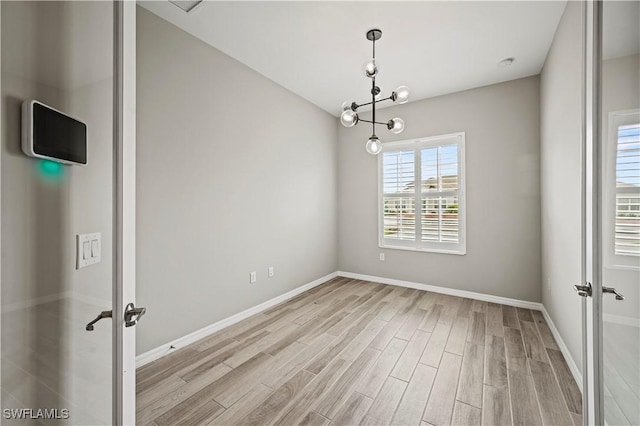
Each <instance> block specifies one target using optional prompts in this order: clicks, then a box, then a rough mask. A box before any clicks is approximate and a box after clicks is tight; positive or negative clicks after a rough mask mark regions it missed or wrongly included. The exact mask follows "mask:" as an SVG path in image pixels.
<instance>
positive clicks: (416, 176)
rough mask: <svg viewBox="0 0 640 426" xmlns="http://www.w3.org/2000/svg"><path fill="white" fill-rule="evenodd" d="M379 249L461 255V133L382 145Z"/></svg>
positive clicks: (463, 238)
mask: <svg viewBox="0 0 640 426" xmlns="http://www.w3.org/2000/svg"><path fill="white" fill-rule="evenodd" d="M378 162H379V179H380V185H379V200H380V201H379V209H380V210H379V243H380V247H385V248H397V249H405V250H419V251H432V252H440V253H453V254H465V253H466V242H465V221H464V218H465V202H464V133H455V134H451V135H444V136H436V137H430V138H423V139H416V140H411V141H404V142H392V143H386V144H385V145H384V149H383V152H382V154H381V155H380V156H379V158H378Z"/></svg>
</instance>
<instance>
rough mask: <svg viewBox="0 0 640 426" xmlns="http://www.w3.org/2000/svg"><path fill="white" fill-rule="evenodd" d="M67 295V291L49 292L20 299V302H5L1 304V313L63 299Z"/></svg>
mask: <svg viewBox="0 0 640 426" xmlns="http://www.w3.org/2000/svg"><path fill="white" fill-rule="evenodd" d="M65 297H68V295H67V292H61V293H55V294H50V295H47V296H41V297H34V298H33V299H28V300H22V301H20V302H14V303H7V304H6V305H2V313H3V314H6V313H8V312H14V311H20V310H22V309H29V308H33V307H34V306H38V305H43V304H45V303H50V302H55V301H56V300H60V299H64V298H65Z"/></svg>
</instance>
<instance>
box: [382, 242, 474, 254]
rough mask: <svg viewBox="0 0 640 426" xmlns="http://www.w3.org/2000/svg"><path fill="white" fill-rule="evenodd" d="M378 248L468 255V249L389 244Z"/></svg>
mask: <svg viewBox="0 0 640 426" xmlns="http://www.w3.org/2000/svg"><path fill="white" fill-rule="evenodd" d="M378 247H379V248H381V249H389V250H404V251H417V252H422V253H437V254H454V255H456V256H465V255H466V254H467V250H466V248H464V249H462V250H447V249H432V248H419V247H407V246H394V245H389V244H378Z"/></svg>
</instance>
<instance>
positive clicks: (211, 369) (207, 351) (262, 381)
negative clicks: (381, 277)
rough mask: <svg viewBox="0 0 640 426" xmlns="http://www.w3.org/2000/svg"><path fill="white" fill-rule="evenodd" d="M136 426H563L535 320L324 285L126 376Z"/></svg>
mask: <svg viewBox="0 0 640 426" xmlns="http://www.w3.org/2000/svg"><path fill="white" fill-rule="evenodd" d="M137 386H138V390H137V394H138V399H137V406H138V414H137V419H138V424H141V425H146V424H151V425H158V426H160V425H176V424H180V425H183V424H184V425H187V424H193V425H196V424H203V425H204V424H211V425H267V424H282V425H297V424H308V425H326V424H335V425H355V424H366V425H390V424H398V425H421V426H426V425H448V424H455V425H479V424H485V425H511V424H515V425H539V424H545V425H572V424H581V421H582V419H581V415H580V413H581V411H582V403H581V394H580V391H579V389H578V387H577V386H576V383H575V381H574V379H573V377H572V376H571V372H570V371H569V368H568V366H567V364H566V362H565V360H564V358H563V356H562V353H561V352H560V351H559V349H558V346H557V344H556V342H555V341H554V339H553V336H552V334H551V331H550V330H549V327H548V326H547V324H546V323H545V321H544V319H543V316H542V314H541V313H540V312H538V311H531V310H528V309H521V308H514V307H510V306H505V305H499V304H495V303H488V302H482V301H479V300H472V299H464V298H460V297H454V296H448V295H442V294H436V293H430V292H424V291H419V290H413V289H406V288H400V287H394V286H389V285H383V284H377V283H371V282H365V281H358V280H350V279H346V278H336V279H333V280H331V281H329V282H327V283H325V284H323V285H321V286H319V287H316V288H314V289H312V290H309V291H307V292H305V293H302V294H300V295H299V296H297V297H295V298H293V299H291V300H288V301H287V302H284V303H282V304H280V305H278V306H275V307H273V308H271V309H269V310H267V311H265V312H263V313H261V314H258V315H256V316H253V317H251V318H248V319H246V320H244V321H242V322H240V323H238V324H235V325H234V326H232V327H230V328H227V329H225V330H223V331H221V332H219V333H217V334H215V335H213V336H210V337H207V338H205V339H203V340H201V341H198V342H196V343H194V344H192V345H190V346H188V347H186V348H183V349H180V350H177V351H176V352H174V353H172V354H170V355H168V356H166V357H164V358H161V359H159V360H157V361H155V362H153V363H151V364H148V365H145V366H143V367H141V368H140V369H138V372H137Z"/></svg>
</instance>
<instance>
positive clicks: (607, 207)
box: [602, 109, 640, 270]
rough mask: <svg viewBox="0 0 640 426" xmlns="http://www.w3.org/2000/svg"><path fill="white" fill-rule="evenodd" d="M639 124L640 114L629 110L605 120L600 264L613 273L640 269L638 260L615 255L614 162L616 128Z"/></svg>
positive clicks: (616, 189) (611, 114)
mask: <svg viewBox="0 0 640 426" xmlns="http://www.w3.org/2000/svg"><path fill="white" fill-rule="evenodd" d="M639 120H640V110H638V109H629V110H622V111H612V112H610V113H609V116H608V120H607V123H606V124H607V129H606V132H607V136H606V139H604V140H606V141H607V143H606V145H605V147H604V149H605V155H604V157H605V165H604V173H603V177H604V181H603V183H602V196H603V202H602V210H603V221H602V224H603V225H602V226H603V232H602V233H603V252H604V253H603V258H604V259H603V260H604V264H605V266H606V267H608V268H612V269H631V270H638V269H640V266H639V265H640V259H638V256H634V255H624V254H616V253H615V223H616V195H617V194H618V193H619V192H624V191H619V190H618V188H617V187H616V160H617V155H618V127H619V126H624V125H627V124H635V123H638V122H639Z"/></svg>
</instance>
